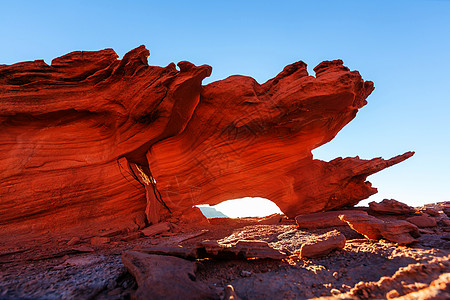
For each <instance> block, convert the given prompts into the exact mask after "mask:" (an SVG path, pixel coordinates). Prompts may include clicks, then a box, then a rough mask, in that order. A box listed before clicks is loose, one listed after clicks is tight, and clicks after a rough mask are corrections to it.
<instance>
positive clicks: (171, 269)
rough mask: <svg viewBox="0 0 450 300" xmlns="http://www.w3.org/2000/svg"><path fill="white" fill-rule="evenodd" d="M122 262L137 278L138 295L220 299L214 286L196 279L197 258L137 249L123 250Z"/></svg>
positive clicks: (136, 296)
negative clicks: (191, 259) (143, 251)
mask: <svg viewBox="0 0 450 300" xmlns="http://www.w3.org/2000/svg"><path fill="white" fill-rule="evenodd" d="M122 262H123V264H124V265H125V267H126V268H127V269H128V271H129V272H130V273H131V274H132V275H133V276H134V277H135V278H136V281H137V284H138V289H137V291H136V294H135V299H180V300H181V299H219V297H218V296H217V294H216V293H215V292H214V291H213V290H212V289H211V288H209V287H208V286H207V285H205V284H203V283H201V282H198V281H196V277H195V271H196V270H197V265H196V263H194V262H191V261H187V260H184V259H182V258H178V257H174V256H162V255H152V254H146V253H141V252H135V251H127V252H124V253H123V254H122Z"/></svg>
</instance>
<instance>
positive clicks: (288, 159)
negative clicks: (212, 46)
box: [0, 46, 413, 238]
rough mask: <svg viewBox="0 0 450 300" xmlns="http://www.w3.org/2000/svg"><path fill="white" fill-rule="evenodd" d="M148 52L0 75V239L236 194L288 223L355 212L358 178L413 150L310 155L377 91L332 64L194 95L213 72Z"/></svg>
mask: <svg viewBox="0 0 450 300" xmlns="http://www.w3.org/2000/svg"><path fill="white" fill-rule="evenodd" d="M148 56H149V51H148V50H147V49H146V48H145V47H144V46H140V47H138V48H136V49H133V50H132V51H130V52H128V53H127V54H125V55H124V57H123V59H122V60H118V59H117V57H118V56H117V54H116V53H115V52H114V51H113V50H112V49H105V50H101V51H77V52H72V53H69V54H67V55H64V56H62V57H59V58H55V59H54V60H53V61H52V63H51V65H47V64H46V63H45V62H44V61H34V62H24V63H18V64H14V65H1V66H0V111H1V114H0V124H1V125H0V126H2V130H0V154H1V155H0V165H1V166H2V170H1V173H0V174H1V175H0V197H1V199H2V201H1V203H0V226H2V227H3V228H2V232H3V233H7V234H8V236H9V237H10V238H12V237H14V236H15V235H14V234H11V232H13V231H16V232H17V231H18V230H22V231H21V232H29V230H27V228H29V227H31V226H32V225H35V228H42V229H45V228H46V227H52V228H53V229H54V228H56V229H63V228H66V229H71V228H72V227H73V226H75V225H77V226H84V228H85V229H86V230H83V231H81V232H87V230H90V231H93V232H97V230H98V229H100V228H102V226H104V225H105V224H109V225H110V226H114V227H118V228H125V226H124V225H125V224H126V226H128V225H129V222H130V221H131V222H132V221H134V220H133V218H132V217H130V216H134V215H135V214H136V213H139V212H142V211H145V212H146V218H147V220H148V221H149V222H150V223H153V224H155V223H157V222H159V221H161V220H162V219H164V218H168V217H169V216H170V215H171V214H173V213H175V212H176V211H181V212H182V211H185V210H186V209H189V208H191V207H192V206H193V205H198V204H211V205H215V204H217V203H220V202H222V201H225V200H229V199H235V198H241V197H245V196H260V197H264V198H267V199H270V200H272V201H273V202H275V203H276V204H277V205H278V206H279V207H280V209H281V210H282V211H283V212H284V213H285V214H286V215H287V216H288V217H291V218H293V217H295V216H297V215H300V214H308V213H313V212H318V211H326V210H331V209H338V208H342V207H346V206H351V205H354V204H356V203H358V202H359V201H360V200H362V199H365V198H367V197H368V196H370V195H372V194H374V193H376V192H377V190H376V189H375V188H373V187H372V186H371V184H370V183H369V182H367V181H366V178H367V176H369V175H371V174H373V173H376V172H378V171H380V170H382V169H384V168H387V167H389V166H392V165H394V164H396V163H399V162H401V161H403V160H405V159H407V158H409V157H410V156H412V155H413V153H412V152H407V153H405V154H403V155H399V156H397V157H394V158H391V159H389V160H384V159H382V158H375V159H372V160H362V159H359V157H355V158H344V159H342V158H337V159H334V160H332V161H330V162H324V161H320V160H314V159H313V157H312V154H311V151H312V150H313V149H315V148H317V147H319V146H320V145H322V144H325V143H327V142H329V141H330V140H331V139H333V138H334V136H336V134H337V133H338V132H339V130H341V129H342V127H343V126H345V125H346V124H347V123H349V122H350V121H351V120H352V119H353V118H354V117H355V116H356V113H357V111H358V109H360V108H362V107H363V106H364V105H365V104H366V103H367V102H366V100H365V99H366V98H367V97H368V96H369V94H370V93H371V92H372V91H373V89H374V87H373V83H372V82H370V81H364V80H363V79H362V78H361V75H360V74H359V73H358V72H357V71H350V70H349V69H348V68H347V67H345V66H343V63H342V61H340V60H337V61H331V62H329V61H326V62H323V63H321V64H319V65H318V66H317V67H316V68H315V69H314V70H315V72H316V76H315V77H314V76H308V72H307V69H306V64H305V63H303V62H297V63H294V64H291V65H289V66H287V67H285V68H284V70H283V71H282V72H281V73H280V74H278V75H277V76H276V77H275V78H273V79H270V80H268V81H267V82H266V83H264V84H258V83H257V82H256V81H255V80H254V79H253V78H250V77H245V76H231V77H229V78H227V79H224V80H220V81H217V82H213V83H210V84H208V85H206V86H202V80H203V79H204V78H205V77H207V76H209V75H210V74H211V67H209V66H206V65H203V66H198V67H197V66H194V65H193V64H191V63H189V62H186V61H183V62H180V63H178V66H179V70H177V69H176V66H175V64H173V63H172V64H169V65H168V66H167V67H156V66H149V64H148V60H147V59H148ZM19 191H20V192H19ZM11 207H13V208H14V209H11ZM105 211H107V212H108V214H105ZM50 220H51V221H50ZM187 220H190V218H187ZM137 222H138V223H139V224H138V225H137V226H139V227H142V222H141V221H140V220H138V221H137ZM18 225H20V226H18ZM27 226H28V227H27ZM19 227H20V228H19ZM78 231H80V230H78ZM36 234H39V233H38V232H36ZM86 234H87V233H86Z"/></svg>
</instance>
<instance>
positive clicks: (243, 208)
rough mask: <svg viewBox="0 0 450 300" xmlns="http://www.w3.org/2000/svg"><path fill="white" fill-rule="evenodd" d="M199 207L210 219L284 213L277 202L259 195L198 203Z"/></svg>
mask: <svg viewBox="0 0 450 300" xmlns="http://www.w3.org/2000/svg"><path fill="white" fill-rule="evenodd" d="M197 207H198V208H200V210H201V211H202V213H203V215H205V217H207V218H208V219H209V218H246V217H265V216H269V215H271V214H275V213H278V214H281V213H282V212H281V210H280V209H279V208H278V206H277V205H276V204H275V203H273V202H272V201H270V200H268V199H265V198H259V197H245V198H239V199H233V200H228V201H224V202H222V203H219V204H217V205H213V206H209V205H197Z"/></svg>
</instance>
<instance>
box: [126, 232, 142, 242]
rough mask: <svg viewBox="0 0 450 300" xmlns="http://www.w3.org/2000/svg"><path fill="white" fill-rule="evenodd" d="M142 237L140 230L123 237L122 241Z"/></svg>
mask: <svg viewBox="0 0 450 300" xmlns="http://www.w3.org/2000/svg"><path fill="white" fill-rule="evenodd" d="M140 237H141V233H140V232H133V233H132V234H129V235H127V236H124V237H122V241H125V242H130V241H134V240H137V239H138V238H140Z"/></svg>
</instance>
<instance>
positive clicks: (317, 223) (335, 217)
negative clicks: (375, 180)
mask: <svg viewBox="0 0 450 300" xmlns="http://www.w3.org/2000/svg"><path fill="white" fill-rule="evenodd" d="M360 212H361V211H360V210H332V211H327V212H318V213H313V214H307V215H300V216H297V217H295V221H296V223H297V226H298V227H299V228H302V229H316V228H329V227H335V226H347V223H346V222H344V221H342V220H341V219H339V216H340V215H342V214H347V215H348V214H353V213H355V214H359V213H360Z"/></svg>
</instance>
